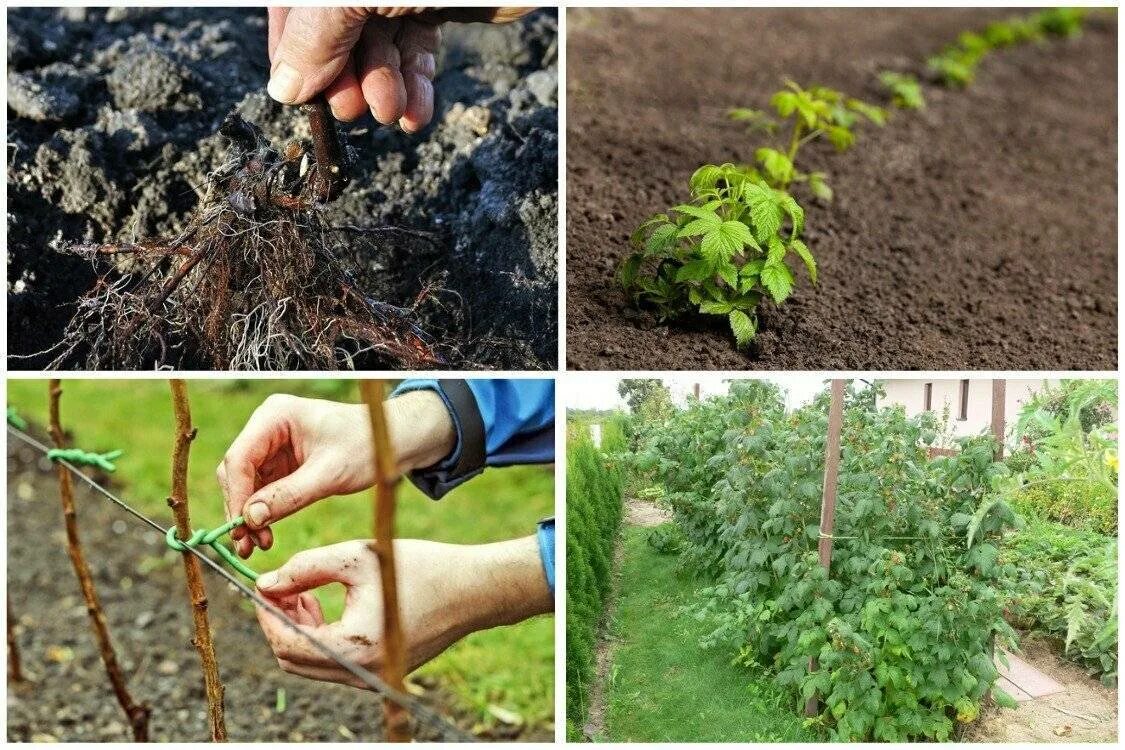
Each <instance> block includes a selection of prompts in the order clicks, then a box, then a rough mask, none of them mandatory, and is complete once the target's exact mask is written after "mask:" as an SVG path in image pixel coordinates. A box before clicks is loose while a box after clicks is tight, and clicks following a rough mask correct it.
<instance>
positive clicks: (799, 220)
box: [781, 195, 805, 239]
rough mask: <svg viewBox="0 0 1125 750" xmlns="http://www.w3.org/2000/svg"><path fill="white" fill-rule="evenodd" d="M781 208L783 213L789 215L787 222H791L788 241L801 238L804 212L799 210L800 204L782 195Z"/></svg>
mask: <svg viewBox="0 0 1125 750" xmlns="http://www.w3.org/2000/svg"><path fill="white" fill-rule="evenodd" d="M781 208H782V209H783V210H784V211H785V213H787V214H789V220H790V221H791V222H793V231H792V232H790V233H789V238H790V239H796V238H798V237H800V236H801V233H802V232H804V231H805V210H804V209H803V208H801V206H800V204H798V203H797V201H796V200H794V199H793V196H791V195H783V197H782V198H781Z"/></svg>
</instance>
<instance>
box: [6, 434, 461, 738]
mask: <svg viewBox="0 0 1125 750" xmlns="http://www.w3.org/2000/svg"><path fill="white" fill-rule="evenodd" d="M8 433H9V434H10V435H14V436H16V437H17V438H19V439H20V440H21V441H22V442H24V443H25V444H27V445H29V446H31V447H32V448H35V449H36V450H38V451H39V452H40V453H42V454H43V455H44V456H46V455H47V453H48V451H50V448H49V447H48V446H46V445H44V444H43V443H41V442H39V441H38V440H36V439H35V438H33V437H31V436H30V435H28V434H27V433H25V432H23V431H21V430H18V429H16V428H15V427H13V426H11V425H8ZM55 463H58V464H62V465H63V466H65V467H66V468H67V469H69V470H70V471H71V473H73V474H74V475H75V476H77V477H78V478H79V479H81V480H82V481H83V482H85V483H86V484H87V485H89V486H90V487H91V488H93V489H94V490H95V491H96V492H98V493H99V494H101V495H102V496H104V497H105V498H106V499H108V500H110V501H111V502H113V503H114V504H115V505H117V506H118V507H119V508H121V509H122V510H124V511H125V512H127V513H129V514H130V515H132V516H133V517H134V518H136V519H137V520H139V521H141V522H142V523H144V524H146V525H148V526H150V527H151V528H152V529H153V530H155V531H158V532H159V533H160V535H161V538H164V536H165V535H166V534H167V533H168V529H167V528H165V527H163V526H161V525H160V524H159V523H157V522H156V521H153V520H152V519H151V518H149V517H148V516H146V515H144V514H143V513H141V512H140V511H139V510H137V509H136V508H134V507H132V506H131V505H129V504H128V503H126V502H125V501H124V500H122V499H121V498H120V497H118V496H117V495H114V494H113V493H112V492H110V491H109V490H107V489H106V488H105V487H103V486H102V485H100V484H98V483H97V482H95V481H94V480H93V479H91V478H90V477H88V476H86V474H84V473H83V472H82V471H81V470H80V469H79V468H78V467H76V466H74V465H73V464H71V463H70V462H68V461H65V460H62V459H57V460H55ZM187 550H188V551H189V552H191V553H192V554H193V555H195V556H196V557H197V558H199V559H200V560H201V561H202V562H203V563H204V564H205V565H206V566H207V567H209V568H211V570H213V571H215V572H216V573H218V574H219V575H220V576H222V577H223V578H224V579H225V580H226V581H227V583H229V584H230V585H232V586H234V587H235V588H236V589H237V590H238V591H239V593H241V594H242V595H243V596H245V597H246V598H247V599H249V600H250V601H252V602H254V604H256V605H257V606H259V607H261V608H262V609H264V610H266V611H267V612H269V613H270V614H271V615H273V616H274V617H275V618H277V619H278V620H279V621H281V623H282V624H283V625H285V626H286V627H287V628H289V629H290V630H292V631H293V632H295V633H299V634H300V635H302V636H303V637H304V638H305V639H306V640H307V641H308V642H309V643H310V644H312V646H313V648H315V649H316V650H317V651H319V652H320V653H321V654H323V655H324V656H327V657H328V658H329V659H331V660H332V661H334V662H336V663H337V664H339V665H340V666H341V667H343V668H344V669H345V670H347V671H348V672H349V673H350V674H351V675H353V676H354V677H356V678H357V679H359V680H360V681H361V682H363V683H364V684H365V685H367V686H368V687H369V688H371V690H372V691H374V692H375V693H377V694H378V695H381V696H383V697H384V698H388V699H390V700H392V701H394V702H395V703H397V704H398V705H400V706H402V707H403V708H405V709H406V710H407V711H409V712H410V714H411V716H413V717H414V718H415V719H417V720H418V721H420V722H421V723H423V724H426V725H428V726H430V727H433V728H435V729H437V730H438V731H439V732H441V739H442V740H443V741H453V742H475V741H476V738H475V737H473V736H472V735H470V734H468V733H466V732H463V731H462V730H461V729H459V728H458V727H456V726H454V725H453V724H452V723H450V722H449V721H448V720H447V719H446V718H445V717H444V716H442V715H441V714H439V713H438V712H436V711H434V710H433V709H432V708H430V707H429V706H427V705H426V704H424V703H422V702H421V701H419V700H418V699H417V698H415V697H414V696H412V695H407V694H406V693H403V692H401V691H399V690H395V689H394V688H392V687H391V686H390V685H388V684H387V683H385V682H383V680H381V679H379V677H377V676H376V675H375V674H374V673H372V672H371V671H370V670H368V669H365V668H364V667H361V666H360V665H358V664H356V663H355V662H353V661H351V660H350V659H348V658H347V657H345V656H341V655H340V654H338V653H336V652H335V651H334V650H333V649H332V648H330V647H329V646H328V645H326V644H325V643H324V642H323V641H321V640H320V639H319V638H316V637H315V636H313V635H310V634H309V633H308V632H306V631H305V630H303V629H302V628H301V627H300V626H299V625H298V624H297V623H295V622H293V621H292V620H291V619H289V617H288V616H287V615H286V614H285V613H284V612H282V611H281V610H280V609H278V608H277V607H276V606H275V605H274V604H273V603H271V602H269V601H268V600H266V599H264V598H262V596H261V595H259V594H258V592H256V591H254V590H253V589H251V588H250V587H249V586H247V585H246V584H244V583H243V582H242V581H240V580H239V579H237V578H235V577H234V575H232V574H231V573H230V572H229V571H227V569H226V568H224V567H223V566H221V565H220V564H219V563H217V562H215V561H214V560H212V559H211V558H210V557H208V556H207V555H205V554H203V553H202V552H201V551H200V550H198V549H196V548H194V547H188V548H187Z"/></svg>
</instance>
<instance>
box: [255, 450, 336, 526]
mask: <svg viewBox="0 0 1125 750" xmlns="http://www.w3.org/2000/svg"><path fill="white" fill-rule="evenodd" d="M325 477H326V470H325V469H324V468H322V466H321V465H320V463H319V462H317V461H306V462H305V463H303V464H301V465H300V466H298V467H297V469H296V471H294V472H293V473H292V474H288V475H286V476H283V477H281V478H280V479H278V480H276V481H273V482H270V483H269V484H267V485H266V486H265V487H262V488H261V489H259V490H258V491H257V492H255V493H254V494H253V495H251V496H250V497H249V498H247V499H246V503H245V505H244V506H243V509H242V515H243V517H244V518H245V519H246V527H247V528H249V529H251V530H256V529H262V528H265V527H266V526H269V525H270V524H271V523H277V522H278V521H280V520H281V519H283V518H286V517H287V516H291V515H293V514H294V513H296V512H297V511H299V510H301V509H302V508H304V507H307V506H309V505H312V504H313V503H315V502H316V501H317V500H321V499H323V498H325V497H327V496H329V495H331V494H332V492H331V490H330V489H328V488H327V487H326V479H325Z"/></svg>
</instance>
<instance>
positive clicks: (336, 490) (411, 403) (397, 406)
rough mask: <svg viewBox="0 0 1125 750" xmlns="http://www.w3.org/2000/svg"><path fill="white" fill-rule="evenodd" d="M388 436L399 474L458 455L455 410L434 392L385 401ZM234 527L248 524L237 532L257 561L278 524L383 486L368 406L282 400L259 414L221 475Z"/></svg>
mask: <svg viewBox="0 0 1125 750" xmlns="http://www.w3.org/2000/svg"><path fill="white" fill-rule="evenodd" d="M385 409H386V413H387V430H388V432H389V433H390V439H391V446H392V447H393V449H394V454H395V458H396V462H397V469H398V472H399V474H405V473H407V472H410V471H412V470H414V469H419V468H423V467H426V466H432V465H433V464H435V463H437V462H438V461H441V460H442V459H443V458H445V457H446V456H448V455H449V454H450V452H452V450H453V446H454V443H455V441H456V433H455V430H454V427H453V420H452V418H451V417H450V415H449V410H448V409H447V408H446V406H445V404H444V403H443V402H442V400H441V397H440V396H438V395H437V394H436V393H434V392H433V391H413V392H410V393H405V394H403V395H401V396H396V397H395V398H392V399H390V400H389V401H386V402H385ZM215 473H216V476H217V477H218V480H219V485H220V486H221V487H222V489H223V496H224V497H225V499H226V513H227V520H230V519H232V518H235V517H237V516H244V517H245V518H246V525H245V526H239V527H238V528H236V529H235V530H234V531H233V532H231V538H232V539H234V544H235V550H236V551H237V552H238V554H239V555H241V556H242V557H249V556H250V553H251V552H252V551H253V550H254V547H255V546H258V547H260V548H262V549H269V548H270V546H271V545H272V544H273V534H272V532H271V531H270V528H269V527H270V524H272V523H274V522H276V521H279V520H281V519H282V518H285V517H286V516H289V515H292V514H293V513H295V512H297V511H298V510H300V509H301V508H304V507H305V506H307V505H311V504H312V503H314V502H316V501H317V500H321V499H323V498H326V497H331V496H332V495H344V494H348V493H351V492H357V491H359V490H362V489H366V488H367V487H370V486H371V485H372V484H374V482H375V461H374V448H373V444H372V438H371V422H370V418H369V416H368V413H367V407H366V406H365V405H363V404H358V405H356V404H339V403H335V402H333V401H321V400H319V399H311V398H297V397H295V396H284V395H274V396H270V397H269V398H267V399H266V400H265V401H264V402H263V403H262V405H261V406H259V407H258V408H257V410H255V412H254V413H253V415H251V417H250V419H249V421H247V423H246V426H245V427H243V428H242V432H241V433H239V435H238V437H237V438H235V440H234V442H233V443H232V444H231V446H230V448H229V449H228V450H227V453H226V456H225V457H224V458H223V462H222V463H221V464H219V468H218V469H217V470H216V472H215Z"/></svg>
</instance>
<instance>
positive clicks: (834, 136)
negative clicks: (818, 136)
mask: <svg viewBox="0 0 1125 750" xmlns="http://www.w3.org/2000/svg"><path fill="white" fill-rule="evenodd" d="M824 134H825V135H826V136H828V140H829V141H831V142H832V145H833V146H835V147H836V150H837V151H847V150H848V148H850V147H851V145H852V144H853V143H855V135H854V134H852V131H850V130H848V129H847V128H844V127H840V126H839V125H832V126H829V127H828V128H825V130H824Z"/></svg>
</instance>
